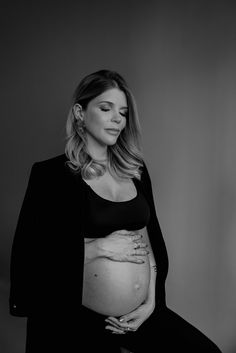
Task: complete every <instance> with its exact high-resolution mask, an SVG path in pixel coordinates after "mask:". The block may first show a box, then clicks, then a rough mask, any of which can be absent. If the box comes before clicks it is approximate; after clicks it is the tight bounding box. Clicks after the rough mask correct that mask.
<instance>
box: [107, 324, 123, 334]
mask: <svg viewBox="0 0 236 353" xmlns="http://www.w3.org/2000/svg"><path fill="white" fill-rule="evenodd" d="M105 329H106V330H110V331H112V333H116V334H121V335H124V334H125V331H124V330H122V329H118V328H116V327H114V326H111V325H107V326H106V327H105Z"/></svg>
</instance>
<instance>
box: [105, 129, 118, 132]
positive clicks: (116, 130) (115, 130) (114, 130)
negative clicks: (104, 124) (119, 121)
mask: <svg viewBox="0 0 236 353" xmlns="http://www.w3.org/2000/svg"><path fill="white" fill-rule="evenodd" d="M106 130H108V131H113V132H120V130H119V129H106Z"/></svg>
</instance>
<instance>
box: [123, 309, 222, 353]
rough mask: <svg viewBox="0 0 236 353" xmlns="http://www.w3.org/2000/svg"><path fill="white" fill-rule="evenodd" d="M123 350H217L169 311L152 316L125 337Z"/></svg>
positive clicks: (157, 311) (189, 325)
mask: <svg viewBox="0 0 236 353" xmlns="http://www.w3.org/2000/svg"><path fill="white" fill-rule="evenodd" d="M125 340H126V347H127V348H129V349H130V350H131V351H132V352H134V353H139V352H140V353H141V352H161V353H162V352H172V351H173V352H174V351H178V350H179V351H180V352H182V353H183V352H186V353H187V352H188V353H189V352H191V353H195V352H196V353H199V352H208V353H220V349H219V348H218V347H217V346H216V345H215V344H214V343H213V342H212V341H211V340H210V339H209V338H208V337H207V336H205V335H204V334H203V333H202V332H201V331H199V330H198V329H197V328H195V327H194V326H193V325H191V324H190V323H189V322H187V321H186V320H184V319H183V318H182V317H180V316H179V315H178V314H176V313H175V312H173V311H172V310H170V309H169V308H163V309H161V310H155V312H154V313H153V314H152V315H151V316H150V317H149V318H148V319H147V320H146V321H145V322H144V323H143V324H142V325H141V326H140V327H139V329H138V330H137V331H136V332H135V333H133V332H130V333H128V334H127V335H126V337H125Z"/></svg>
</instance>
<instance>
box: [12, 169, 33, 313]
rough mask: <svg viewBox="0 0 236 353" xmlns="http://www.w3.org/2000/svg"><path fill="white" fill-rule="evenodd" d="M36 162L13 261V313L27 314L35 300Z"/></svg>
mask: <svg viewBox="0 0 236 353" xmlns="http://www.w3.org/2000/svg"><path fill="white" fill-rule="evenodd" d="M38 177H39V176H38V173H37V163H34V164H33V166H32V168H31V172H30V177H29V181H28V185H27V189H26V193H25V196H24V199H23V203H22V207H21V210H20V213H19V217H18V222H17V226H16V230H15V235H14V239H13V244H12V249H11V260H10V296H9V306H10V314H11V315H13V316H23V317H24V316H28V314H29V312H30V305H31V300H32V295H31V291H32V277H33V257H34V251H33V249H34V239H35V237H34V235H35V232H37V205H38V204H39V194H40V192H39V182H38Z"/></svg>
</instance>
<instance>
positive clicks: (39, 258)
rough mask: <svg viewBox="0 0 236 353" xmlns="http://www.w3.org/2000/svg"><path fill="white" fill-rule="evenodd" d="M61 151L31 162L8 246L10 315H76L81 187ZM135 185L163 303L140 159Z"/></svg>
mask: <svg viewBox="0 0 236 353" xmlns="http://www.w3.org/2000/svg"><path fill="white" fill-rule="evenodd" d="M66 160H67V157H66V155H65V154H62V155H59V156H56V157H54V158H51V159H48V160H45V161H41V162H36V163H34V164H33V166H32V169H31V173H30V178H29V182H28V186H27V190H26V194H25V197H24V200H23V204H22V207H21V210H20V214H19V218H18V223H17V227H16V231H15V236H14V240H13V245H12V253H11V266H10V282H11V286H10V298H9V299H10V300H9V301H10V313H11V314H12V315H14V316H24V317H47V316H50V317H52V316H55V317H60V318H61V317H63V318H65V317H70V316H76V315H79V311H80V308H81V303H82V283H83V262H84V240H83V222H84V220H85V213H84V212H85V207H84V205H85V200H86V190H87V188H86V186H85V185H84V183H83V182H82V178H81V175H80V174H75V173H74V172H72V171H71V169H70V168H69V167H68V166H67V165H65V162H66ZM135 182H136V183H139V185H140V186H141V188H142V190H143V192H144V193H145V196H146V197H147V200H148V202H149V206H150V210H151V217H150V221H149V224H148V226H147V230H148V234H149V237H150V241H151V245H152V249H153V252H154V256H155V259H156V263H157V281H156V283H157V288H156V302H157V306H158V305H159V306H163V305H164V306H165V279H166V275H167V271H168V258H167V252H166V247H165V243H164V240H163V237H162V233H161V230H160V226H159V223H158V220H157V216H156V211H155V205H154V199H153V194H152V187H151V180H150V177H149V174H148V170H147V168H146V165H145V163H144V166H143V167H142V177H141V181H139V180H137V179H135Z"/></svg>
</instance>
